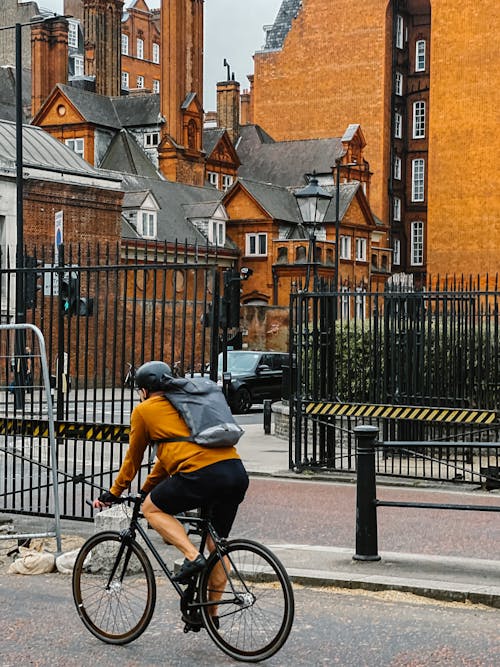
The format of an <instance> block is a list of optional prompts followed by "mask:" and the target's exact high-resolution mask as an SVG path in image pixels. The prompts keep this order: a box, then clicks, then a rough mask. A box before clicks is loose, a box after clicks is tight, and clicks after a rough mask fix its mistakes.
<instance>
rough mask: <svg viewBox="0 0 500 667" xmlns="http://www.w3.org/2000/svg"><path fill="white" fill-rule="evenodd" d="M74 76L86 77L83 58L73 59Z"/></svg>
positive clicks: (76, 57)
mask: <svg viewBox="0 0 500 667" xmlns="http://www.w3.org/2000/svg"><path fill="white" fill-rule="evenodd" d="M73 69H74V74H73V76H83V75H84V65H83V56H75V57H74V58H73Z"/></svg>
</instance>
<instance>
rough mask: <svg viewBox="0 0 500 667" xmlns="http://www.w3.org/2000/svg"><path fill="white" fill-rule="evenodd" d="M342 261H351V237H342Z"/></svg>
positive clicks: (340, 250)
mask: <svg viewBox="0 0 500 667" xmlns="http://www.w3.org/2000/svg"><path fill="white" fill-rule="evenodd" d="M339 253H340V259H351V237H350V236H341V237H340V249H339Z"/></svg>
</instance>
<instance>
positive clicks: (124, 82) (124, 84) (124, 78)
mask: <svg viewBox="0 0 500 667" xmlns="http://www.w3.org/2000/svg"><path fill="white" fill-rule="evenodd" d="M122 88H128V72H122Z"/></svg>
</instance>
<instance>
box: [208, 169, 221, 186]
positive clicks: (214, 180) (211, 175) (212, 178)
mask: <svg viewBox="0 0 500 667" xmlns="http://www.w3.org/2000/svg"><path fill="white" fill-rule="evenodd" d="M207 181H208V182H209V183H210V185H213V186H214V187H215V188H217V189H219V174H218V173H217V172H216V171H207Z"/></svg>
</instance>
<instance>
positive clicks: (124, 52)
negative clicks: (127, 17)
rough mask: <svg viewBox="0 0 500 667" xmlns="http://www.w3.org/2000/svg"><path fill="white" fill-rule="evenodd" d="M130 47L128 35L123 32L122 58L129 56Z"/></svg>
mask: <svg viewBox="0 0 500 667" xmlns="http://www.w3.org/2000/svg"><path fill="white" fill-rule="evenodd" d="M128 45H129V39H128V35H126V34H125V33H124V32H122V42H121V48H122V56H128V48H129V46H128Z"/></svg>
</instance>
